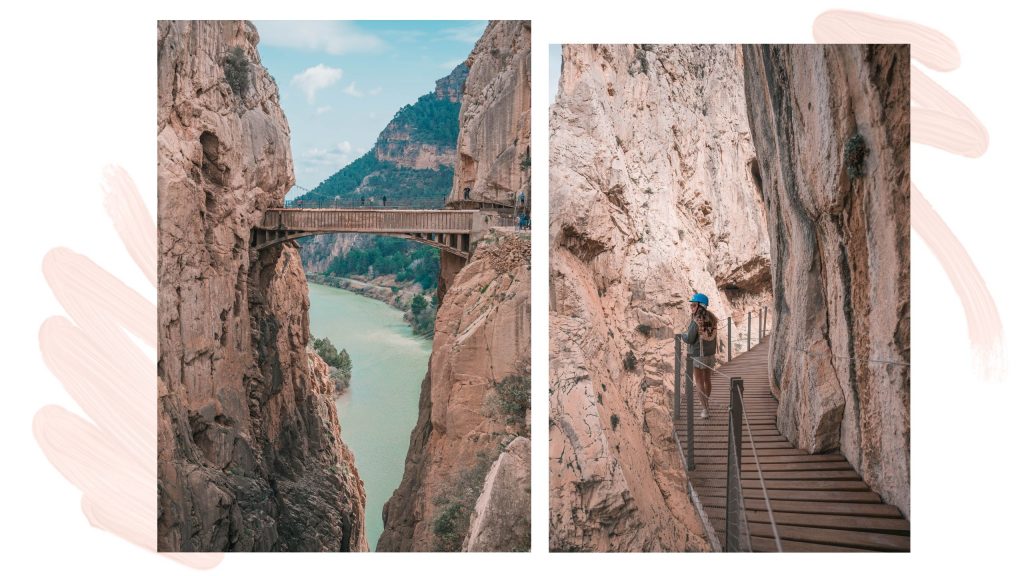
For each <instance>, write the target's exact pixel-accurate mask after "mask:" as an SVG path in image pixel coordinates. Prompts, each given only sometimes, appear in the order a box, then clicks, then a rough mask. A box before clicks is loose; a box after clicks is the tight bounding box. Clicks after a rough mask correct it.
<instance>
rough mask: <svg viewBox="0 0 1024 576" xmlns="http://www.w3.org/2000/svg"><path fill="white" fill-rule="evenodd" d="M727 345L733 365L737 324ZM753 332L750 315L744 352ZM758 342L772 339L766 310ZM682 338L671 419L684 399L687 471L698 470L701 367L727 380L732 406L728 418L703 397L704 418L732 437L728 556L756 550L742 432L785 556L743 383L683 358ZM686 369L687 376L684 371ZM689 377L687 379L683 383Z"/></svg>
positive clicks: (727, 504)
mask: <svg viewBox="0 0 1024 576" xmlns="http://www.w3.org/2000/svg"><path fill="white" fill-rule="evenodd" d="M725 326H726V340H725V346H724V347H725V348H726V351H727V357H728V360H729V361H731V360H732V358H733V345H734V342H733V330H732V327H733V322H732V317H731V316H730V317H729V318H727V319H726V322H725ZM753 334H754V330H753V311H748V312H747V330H746V333H745V341H746V350H743V351H744V352H745V351H747V350H750V348H751V347H752V346H753V344H754V342H753V339H752V335H753ZM756 334H757V342H756V343H761V342H762V341H764V339H765V338H766V337H767V336H768V334H769V322H768V318H767V307H761V308H759V309H758V310H757V332H756ZM741 335H743V333H742V332H740V331H739V330H737V336H741ZM743 340H744V339H743V338H739V337H738V338H737V342H736V343H737V344H739V345H741V346H742V343H743ZM682 344H683V339H682V334H676V335H675V390H674V393H675V394H674V403H673V404H674V405H673V413H674V415H675V418H676V420H679V419H680V416H681V415H682V410H683V406H682V399H683V398H684V397H685V399H686V407H685V410H686V413H685V414H686V418H685V421H686V452H685V454H684V456H683V459H684V461H685V466H686V469H687V470H688V471H692V470H694V469H696V457H695V453H694V445H695V439H696V438H695V433H694V418H693V398H694V385H693V369H694V365H695V364H697V365H698V366H697V367H698V368H707V369H709V370H712V371H714V372H715V373H716V374H719V375H721V376H724V377H726V378H728V380H729V406H728V408H727V413H724V412H725V410H723V409H722V408H721V407H717V406H714V405H713V404H712V403H711V398H710V397H709V396H707V395H705V393H704V391H703V390H702V391H700V392H699V393H700V394H701V404H702V405H703V406H705V407H706V409H705V413H706V417H710V418H711V419H713V420H714V419H720V418H722V417H725V419H726V421H727V422H728V433H727V441H726V494H725V548H724V549H725V551H726V552H750V551H751V550H752V545H751V537H750V527H749V525H748V524H747V513H746V506H745V504H744V500H743V482H742V468H743V429H744V425H745V426H746V430H747V436H748V438H749V440H750V447H751V453H752V455H753V458H754V465H755V469H756V471H757V476H758V479H759V481H760V485H761V489H762V491H763V493H764V498H765V503H766V507H767V509H768V517H769V519H770V522H771V525H772V533H773V535H774V537H775V545H776V547H777V549H778V551H780V552H781V551H782V542H781V540H780V539H779V536H778V527H777V526H776V524H775V520H774V515H773V513H772V510H771V504H770V501H769V499H768V490H767V488H766V486H767V485H766V483H765V480H764V473H763V471H762V469H761V465H760V462H759V460H758V458H757V445H756V440H755V436H754V433H753V430H752V429H751V427H750V423H749V421H748V419H747V417H746V410H745V409H744V405H743V379H742V378H740V377H735V376H730V375H727V374H724V373H722V372H721V371H719V370H717V369H716V368H714V367H713V366H708V365H706V364H704V363H702V362H701V361H700V360H696V359H695V358H692V357H690V356H689V354H685V355H684V354H683V350H682ZM722 344H723V343H722V341H721V339H719V351H721V348H722V347H723V346H722ZM683 366H685V371H684V369H683ZM684 376H685V378H684ZM684 383H685V393H684V392H683V385H684Z"/></svg>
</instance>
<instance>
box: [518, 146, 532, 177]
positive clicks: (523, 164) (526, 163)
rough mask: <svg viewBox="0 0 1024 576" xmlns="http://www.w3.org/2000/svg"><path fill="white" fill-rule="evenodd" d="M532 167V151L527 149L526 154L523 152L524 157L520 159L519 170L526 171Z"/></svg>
mask: <svg viewBox="0 0 1024 576" xmlns="http://www.w3.org/2000/svg"><path fill="white" fill-rule="evenodd" d="M529 169H530V151H529V150H527V151H526V154H523V157H522V159H520V160H519V170H520V171H522V172H526V171H527V170H529Z"/></svg>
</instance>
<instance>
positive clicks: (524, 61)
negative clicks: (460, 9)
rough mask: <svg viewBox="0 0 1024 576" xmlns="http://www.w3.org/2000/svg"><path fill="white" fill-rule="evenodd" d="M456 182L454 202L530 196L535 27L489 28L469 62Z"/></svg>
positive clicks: (496, 24) (508, 24)
mask: <svg viewBox="0 0 1024 576" xmlns="http://www.w3.org/2000/svg"><path fill="white" fill-rule="evenodd" d="M466 64H467V65H469V75H468V76H467V78H466V89H465V94H463V97H462V108H461V110H460V111H459V142H458V145H457V146H456V152H457V156H456V159H455V182H454V184H453V186H452V192H451V194H450V195H449V196H448V200H449V202H452V201H459V200H464V199H466V196H465V189H466V188H469V198H468V199H470V200H480V201H489V202H497V203H500V204H507V205H512V204H513V202H514V201H515V198H516V196H518V195H519V193H520V192H523V193H524V194H525V195H526V196H527V197H528V196H529V193H530V167H529V162H526V163H525V164H524V160H525V159H527V158H529V155H530V22H529V21H522V20H497V21H493V22H491V23H490V24H488V26H487V29H486V30H485V31H484V34H483V36H481V38H480V40H478V41H477V43H476V46H474V47H473V51H472V52H471V53H470V54H469V58H467V60H466Z"/></svg>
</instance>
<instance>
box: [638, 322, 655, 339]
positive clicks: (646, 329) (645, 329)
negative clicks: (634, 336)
mask: <svg viewBox="0 0 1024 576" xmlns="http://www.w3.org/2000/svg"><path fill="white" fill-rule="evenodd" d="M636 331H637V332H639V333H641V334H643V335H644V336H646V337H648V338H649V337H650V336H651V327H650V326H648V325H647V324H640V325H638V326H637V327H636Z"/></svg>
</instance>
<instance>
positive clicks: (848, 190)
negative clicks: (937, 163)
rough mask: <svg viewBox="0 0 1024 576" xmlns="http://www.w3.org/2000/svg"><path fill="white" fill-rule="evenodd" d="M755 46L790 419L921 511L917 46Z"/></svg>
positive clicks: (799, 433)
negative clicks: (915, 297) (916, 444)
mask: <svg viewBox="0 0 1024 576" xmlns="http://www.w3.org/2000/svg"><path fill="white" fill-rule="evenodd" d="M744 57H745V60H746V66H745V76H746V86H747V102H748V104H747V110H748V113H749V117H750V125H751V129H752V132H753V136H754V145H755V147H756V149H757V156H758V158H759V159H760V172H761V179H762V181H763V188H764V196H765V205H766V208H767V218H768V229H769V231H770V232H771V238H772V243H771V261H772V283H773V287H774V291H775V306H774V308H775V315H776V317H777V318H778V324H777V327H776V331H775V336H774V338H773V340H772V349H771V358H772V360H771V362H772V372H771V378H772V383H773V385H774V386H775V387H777V388H779V389H780V403H779V425H780V428H781V430H782V431H783V433H785V434H786V436H787V437H789V438H790V439H791V440H792V441H794V442H795V443H796V444H797V445H799V446H800V447H801V448H804V449H806V450H810V451H813V452H819V451H828V450H835V449H839V450H841V451H842V453H843V454H844V455H845V456H846V457H847V459H849V461H850V463H851V464H852V465H853V466H854V468H856V469H857V471H858V472H860V473H861V474H862V475H863V477H864V481H865V482H867V484H868V485H869V486H871V487H872V488H873V489H874V490H875V491H877V492H878V493H879V494H881V495H882V497H883V498H884V499H885V500H886V501H887V502H890V503H892V504H894V505H896V506H898V507H899V508H900V510H902V511H903V512H904V514H906V515H907V516H908V517H909V516H910V369H909V366H906V365H903V364H905V363H909V362H910V239H909V235H910V232H909V231H910V156H909V155H910V70H909V61H910V51H909V48H908V47H907V46H897V45H881V46H824V47H822V46H763V47H762V46H747V47H744ZM869 359H871V360H886V361H890V362H896V363H882V362H869V361H868V360H869Z"/></svg>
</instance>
